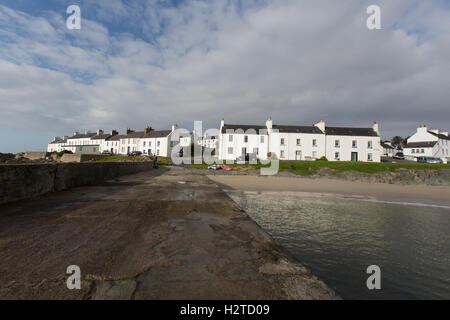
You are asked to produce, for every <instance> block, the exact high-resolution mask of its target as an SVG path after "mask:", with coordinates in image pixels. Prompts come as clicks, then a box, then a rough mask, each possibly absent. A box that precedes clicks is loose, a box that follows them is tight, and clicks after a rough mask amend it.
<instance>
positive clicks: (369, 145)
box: [367, 141, 372, 149]
mask: <svg viewBox="0 0 450 320" xmlns="http://www.w3.org/2000/svg"><path fill="white" fill-rule="evenodd" d="M367 149H372V141H367Z"/></svg>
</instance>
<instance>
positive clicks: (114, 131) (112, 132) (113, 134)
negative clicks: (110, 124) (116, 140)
mask: <svg viewBox="0 0 450 320" xmlns="http://www.w3.org/2000/svg"><path fill="white" fill-rule="evenodd" d="M118 134H119V132H117V131H116V130H111V135H112V136H115V135H118Z"/></svg>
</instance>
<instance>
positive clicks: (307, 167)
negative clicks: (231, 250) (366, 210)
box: [186, 161, 450, 176]
mask: <svg viewBox="0 0 450 320" xmlns="http://www.w3.org/2000/svg"><path fill="white" fill-rule="evenodd" d="M226 165H227V166H230V167H232V168H233V169H236V168H239V167H249V166H250V167H253V168H255V169H259V168H261V167H268V165H261V164H260V163H258V164H226ZM186 167H188V168H195V169H207V168H208V165H207V164H205V163H203V164H192V165H187V166H186ZM321 168H329V169H333V170H336V173H337V172H345V171H351V170H352V171H357V172H362V173H369V174H373V173H378V172H393V171H396V170H398V169H408V170H439V169H450V164H430V163H388V162H346V161H337V162H332V161H280V167H279V169H280V171H289V172H292V173H294V174H298V175H302V176H307V175H313V174H317V173H318V172H319V170H320V169H321Z"/></svg>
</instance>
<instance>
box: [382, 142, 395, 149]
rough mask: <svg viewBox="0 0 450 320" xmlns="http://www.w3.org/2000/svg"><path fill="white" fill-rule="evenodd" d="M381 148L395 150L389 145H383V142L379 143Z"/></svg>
mask: <svg viewBox="0 0 450 320" xmlns="http://www.w3.org/2000/svg"><path fill="white" fill-rule="evenodd" d="M381 146H382V147H383V148H385V149H392V150H394V149H395V148H394V147H393V146H390V145H388V144H386V143H384V142H382V143H381Z"/></svg>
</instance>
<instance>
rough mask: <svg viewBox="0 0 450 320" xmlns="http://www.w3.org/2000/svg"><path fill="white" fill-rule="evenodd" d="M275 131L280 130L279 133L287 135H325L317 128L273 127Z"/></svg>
mask: <svg viewBox="0 0 450 320" xmlns="http://www.w3.org/2000/svg"><path fill="white" fill-rule="evenodd" d="M272 128H273V129H278V131H279V132H287V133H316V134H323V132H322V130H320V129H319V128H318V127H316V126H283V125H273V126H272Z"/></svg>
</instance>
